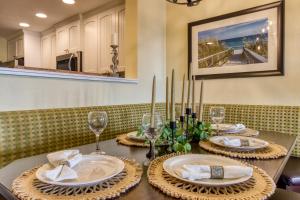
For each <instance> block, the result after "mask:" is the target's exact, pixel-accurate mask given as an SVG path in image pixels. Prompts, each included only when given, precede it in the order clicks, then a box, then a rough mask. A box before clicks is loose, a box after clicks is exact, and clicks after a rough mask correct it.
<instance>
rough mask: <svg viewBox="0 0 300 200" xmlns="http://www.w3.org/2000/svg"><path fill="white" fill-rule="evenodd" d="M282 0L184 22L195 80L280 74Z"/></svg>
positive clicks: (282, 30)
mask: <svg viewBox="0 0 300 200" xmlns="http://www.w3.org/2000/svg"><path fill="white" fill-rule="evenodd" d="M283 22H284V3H283V2H282V1H279V2H275V3H271V4H267V5H263V6H259V7H255V8H250V9H247V10H241V11H238V12H234V13H229V14H225V15H222V16H217V17H213V18H209V19H204V20H200V21H196V22H191V23H189V24H188V44H189V47H188V49H189V52H188V56H189V57H188V61H189V63H190V64H191V65H190V66H191V67H190V69H189V70H192V74H193V75H195V76H196V79H216V78H235V77H258V76H279V75H284V67H283V49H284V45H283V33H284V25H283Z"/></svg>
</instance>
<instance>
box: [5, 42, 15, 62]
mask: <svg viewBox="0 0 300 200" xmlns="http://www.w3.org/2000/svg"><path fill="white" fill-rule="evenodd" d="M14 56H16V40H9V41H8V42H7V61H12V60H14Z"/></svg>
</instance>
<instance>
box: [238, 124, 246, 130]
mask: <svg viewBox="0 0 300 200" xmlns="http://www.w3.org/2000/svg"><path fill="white" fill-rule="evenodd" d="M235 126H236V129H245V128H246V126H245V125H244V124H236V125H235Z"/></svg>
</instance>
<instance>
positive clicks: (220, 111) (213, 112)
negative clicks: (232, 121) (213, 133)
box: [210, 106, 225, 134]
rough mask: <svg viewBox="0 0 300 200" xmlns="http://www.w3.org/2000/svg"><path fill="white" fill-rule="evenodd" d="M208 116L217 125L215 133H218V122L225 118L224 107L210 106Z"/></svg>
mask: <svg viewBox="0 0 300 200" xmlns="http://www.w3.org/2000/svg"><path fill="white" fill-rule="evenodd" d="M210 117H211V119H212V121H213V122H214V123H215V124H216V126H217V134H219V131H220V129H219V124H221V123H222V121H223V120H224V118H225V109H224V107H221V106H215V107H211V108H210Z"/></svg>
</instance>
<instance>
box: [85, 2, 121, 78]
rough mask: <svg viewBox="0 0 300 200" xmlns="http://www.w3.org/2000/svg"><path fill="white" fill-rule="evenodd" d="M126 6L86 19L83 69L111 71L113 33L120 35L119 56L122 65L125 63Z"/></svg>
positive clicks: (86, 70)
mask: <svg viewBox="0 0 300 200" xmlns="http://www.w3.org/2000/svg"><path fill="white" fill-rule="evenodd" d="M124 19H125V9H124V6H119V7H116V8H113V9H111V10H108V11H105V12H102V13H100V14H98V15H95V16H93V17H90V18H88V19H86V20H84V23H83V26H84V27H83V34H84V36H83V44H84V45H83V61H84V62H83V63H84V64H83V71H84V72H94V73H105V72H109V71H111V69H110V65H111V64H112V54H111V52H112V49H111V47H110V45H111V37H112V34H113V33H118V35H119V45H120V49H119V56H120V57H119V58H120V66H121V63H122V64H123V63H124V57H123V54H122V52H123V48H124V45H123V43H124Z"/></svg>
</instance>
